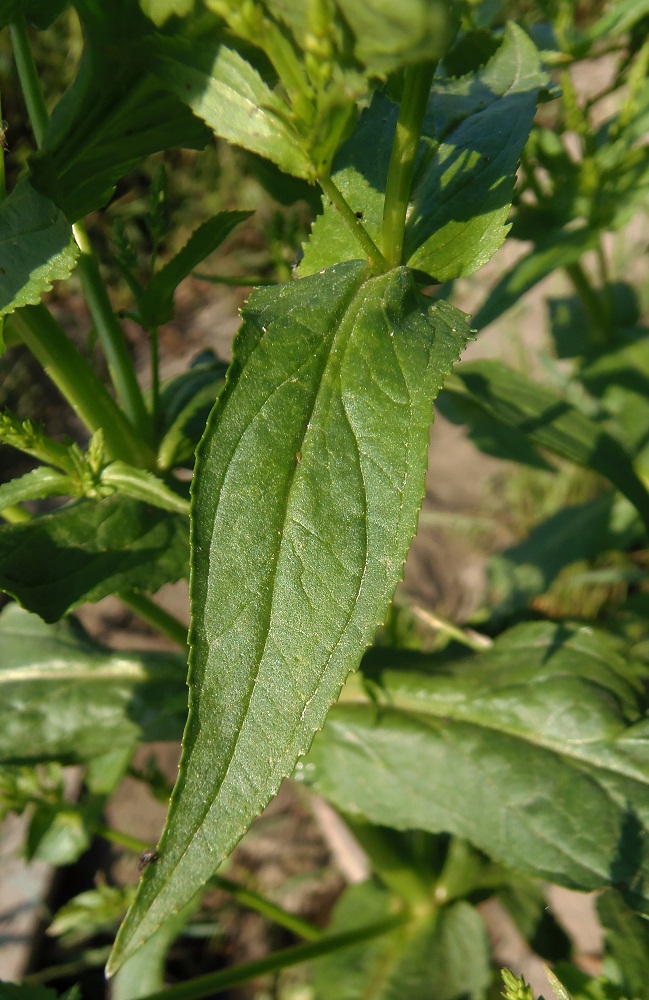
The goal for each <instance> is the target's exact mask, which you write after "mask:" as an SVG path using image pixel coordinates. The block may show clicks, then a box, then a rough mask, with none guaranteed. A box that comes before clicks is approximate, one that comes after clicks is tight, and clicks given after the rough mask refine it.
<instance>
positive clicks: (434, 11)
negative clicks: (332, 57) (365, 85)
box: [338, 0, 459, 76]
mask: <svg viewBox="0 0 649 1000" xmlns="http://www.w3.org/2000/svg"><path fill="white" fill-rule="evenodd" d="M338 6H339V8H340V10H341V11H342V14H343V16H344V18H345V20H346V21H347V23H348V24H349V25H350V27H351V29H352V31H353V33H354V36H355V40H356V41H355V46H354V52H355V55H356V57H357V58H358V60H359V61H360V62H361V63H363V65H364V66H366V67H367V69H368V71H369V72H370V73H371V74H375V75H378V76H385V75H386V74H387V73H391V72H393V71H394V70H395V69H399V68H400V67H401V66H408V65H412V64H414V63H418V62H422V61H423V60H425V59H431V60H432V59H434V60H439V59H441V58H442V56H443V55H444V53H445V52H446V50H447V49H448V47H449V46H450V44H451V42H452V41H453V39H454V37H455V34H456V32H457V29H458V23H459V5H458V4H457V3H454V2H453V0H403V2H401V3H399V4H395V3H393V2H392V0H338Z"/></svg>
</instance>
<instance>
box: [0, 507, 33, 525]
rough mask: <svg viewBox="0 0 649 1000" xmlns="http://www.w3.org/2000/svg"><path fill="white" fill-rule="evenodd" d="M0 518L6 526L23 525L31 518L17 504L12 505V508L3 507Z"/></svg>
mask: <svg viewBox="0 0 649 1000" xmlns="http://www.w3.org/2000/svg"><path fill="white" fill-rule="evenodd" d="M0 517H2V518H3V519H4V520H5V521H6V522H7V524H24V523H25V521H31V516H30V515H29V514H28V513H27V511H26V510H23V509H22V507H19V506H18V504H14V505H13V506H12V507H3V508H2V510H1V511H0Z"/></svg>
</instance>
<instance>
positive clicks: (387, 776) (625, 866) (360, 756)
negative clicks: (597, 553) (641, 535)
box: [298, 622, 649, 912]
mask: <svg viewBox="0 0 649 1000" xmlns="http://www.w3.org/2000/svg"><path fill="white" fill-rule="evenodd" d="M402 656H403V654H399V653H398V652H396V651H394V650H393V651H388V650H382V651H379V650H377V651H376V652H374V653H373V654H370V655H368V656H367V657H366V660H365V662H364V664H363V670H364V671H365V672H366V673H367V675H368V676H370V677H371V679H372V696H373V697H372V701H371V702H370V701H369V699H368V697H367V694H366V693H365V690H364V688H363V686H362V684H361V683H360V682H359V681H357V680H356V679H353V680H352V681H351V682H350V683H349V684H348V687H347V688H345V689H344V690H343V693H342V696H341V700H340V701H339V702H338V704H337V705H335V706H334V707H333V708H332V710H331V712H330V715H329V718H328V720H327V723H326V725H325V727H324V729H323V731H322V733H320V734H319V735H318V737H317V738H316V740H315V742H314V745H313V747H312V749H311V751H310V753H309V756H308V757H307V759H306V762H304V763H303V764H302V765H301V767H300V768H299V770H298V775H300V776H301V777H302V778H303V779H305V780H308V782H309V784H311V785H312V786H313V788H314V789H315V791H317V792H318V793H319V794H321V795H324V796H325V797H326V798H327V799H329V800H330V801H331V802H332V803H333V804H334V805H335V806H337V807H338V808H340V809H342V810H343V811H345V812H348V813H350V814H352V815H354V814H357V815H358V814H360V815H362V816H365V817H366V818H367V819H368V820H369V821H370V822H372V823H377V824H383V825H386V826H392V827H396V828H397V829H423V830H429V831H431V832H433V833H437V832H448V833H453V834H456V835H457V836H460V837H464V838H466V839H467V840H469V841H471V843H473V844H474V845H475V846H476V847H478V848H480V849H481V850H483V851H485V852H486V853H487V854H489V855H490V856H491V857H493V858H494V859H495V860H497V861H501V862H503V863H505V864H507V865H508V866H509V867H511V868H513V869H514V870H515V871H516V870H518V871H522V872H525V873H528V874H530V875H533V876H535V877H537V878H544V879H547V880H548V881H551V882H556V883H558V884H560V885H565V886H568V887H572V888H575V889H581V890H585V891H588V890H592V889H596V888H601V887H603V886H607V885H616V886H617V887H618V888H619V889H620V891H622V892H623V893H624V895H625V897H627V898H628V900H629V902H630V903H631V904H632V905H634V906H636V907H637V908H640V909H642V910H643V912H649V888H648V887H649V839H648V838H647V832H648V831H649V794H648V785H649V779H648V775H649V724H648V719H647V717H646V716H645V715H644V712H645V709H646V697H645V694H644V690H643V686H642V684H640V683H639V682H638V681H637V680H636V679H634V677H633V671H634V670H636V669H637V665H636V664H633V663H632V662H631V663H629V659H628V655H627V653H626V649H625V647H624V646H623V645H622V644H621V643H619V642H617V641H615V640H613V639H612V638H611V637H610V636H608V635H606V634H605V633H603V632H596V631H594V630H592V629H586V628H582V629H573V628H567V627H565V626H561V625H554V624H551V623H548V622H538V623H533V624H525V625H520V626H517V627H516V628H513V629H511V630H509V631H508V632H506V633H504V634H503V635H502V636H500V637H499V638H498V639H497V640H496V641H495V643H494V645H493V646H492V648H491V649H490V650H489V651H488V652H485V653H483V654H480V655H479V656H472V657H467V658H465V659H464V660H463V661H460V662H457V661H448V660H447V659H445V658H444V657H443V656H436V657H434V656H432V657H430V656H429V657H427V656H424V655H422V654H414V653H409V654H408V655H407V657H406V658H402ZM586 817H588V821H587V822H586V821H585V818H586Z"/></svg>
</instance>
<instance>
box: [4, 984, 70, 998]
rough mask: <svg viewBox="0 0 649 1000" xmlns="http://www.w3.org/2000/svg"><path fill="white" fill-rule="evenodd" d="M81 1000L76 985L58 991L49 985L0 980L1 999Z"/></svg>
mask: <svg viewBox="0 0 649 1000" xmlns="http://www.w3.org/2000/svg"><path fill="white" fill-rule="evenodd" d="M57 997H58V998H59V1000H79V993H78V992H77V989H76V987H74V986H73V987H72V989H69V990H66V992H65V994H63V993H57V992H56V990H52V989H50V988H49V987H48V986H27V985H26V984H21V985H20V986H19V985H17V984H16V983H3V982H0V1000H57Z"/></svg>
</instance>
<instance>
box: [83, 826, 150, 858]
mask: <svg viewBox="0 0 649 1000" xmlns="http://www.w3.org/2000/svg"><path fill="white" fill-rule="evenodd" d="M93 833H95V834H96V835H97V836H98V837H102V839H103V840H107V841H108V842H109V843H110V844H116V845H117V847H124V848H125V849H126V850H127V851H132V852H133V854H142V852H143V851H148V850H150V849H151V844H147V843H146V842H145V841H144V840H138V838H137V837H131V836H130V834H128V833H120V831H119V830H112V829H111V828H110V827H109V826H95V827H94V828H93Z"/></svg>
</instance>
